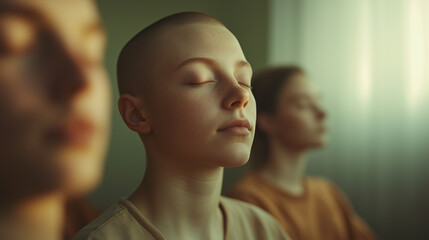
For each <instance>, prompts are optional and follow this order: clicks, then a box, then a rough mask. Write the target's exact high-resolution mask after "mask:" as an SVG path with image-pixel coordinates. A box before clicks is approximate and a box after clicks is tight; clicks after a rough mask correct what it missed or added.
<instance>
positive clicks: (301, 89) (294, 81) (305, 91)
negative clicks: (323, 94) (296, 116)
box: [282, 74, 317, 97]
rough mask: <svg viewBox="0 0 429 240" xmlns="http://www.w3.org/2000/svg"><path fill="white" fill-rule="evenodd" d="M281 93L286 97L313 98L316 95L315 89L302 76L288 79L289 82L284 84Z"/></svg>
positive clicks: (298, 75) (297, 75)
mask: <svg viewBox="0 0 429 240" xmlns="http://www.w3.org/2000/svg"><path fill="white" fill-rule="evenodd" d="M282 92H283V95H284V96H286V97H296V96H307V97H313V96H315V95H317V89H316V87H315V86H314V85H313V83H312V82H311V81H309V80H308V79H307V78H306V77H305V76H304V75H303V74H296V75H294V76H293V77H292V78H291V79H289V81H287V83H286V84H284V86H283V91H282Z"/></svg>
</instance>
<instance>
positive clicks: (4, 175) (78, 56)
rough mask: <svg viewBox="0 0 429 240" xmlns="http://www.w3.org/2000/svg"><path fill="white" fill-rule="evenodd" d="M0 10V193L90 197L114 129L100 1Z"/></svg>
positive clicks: (4, 0)
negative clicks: (110, 131) (49, 192)
mask: <svg viewBox="0 0 429 240" xmlns="http://www.w3.org/2000/svg"><path fill="white" fill-rule="evenodd" d="M0 9H1V10H0V109H1V111H0V133H1V134H0V156H1V158H0V195H6V194H7V195H10V196H11V197H22V196H21V195H26V194H36V193H40V192H43V191H56V190H60V191H63V192H65V193H66V194H68V195H80V194H83V193H86V192H88V191H89V190H91V189H92V188H93V187H94V186H95V185H96V184H97V183H98V181H99V179H100V177H101V172H102V165H103V159H104V156H105V151H106V147H107V143H108V138H109V137H108V136H109V125H110V122H109V117H110V87H109V82H108V78H107V75H106V72H105V68H104V66H103V53H104V45H105V34H104V31H103V29H102V27H101V25H100V20H99V16H98V14H97V11H96V6H95V2H93V1H89V0H73V1H66V0H55V1H54V0H38V1H26V0H0Z"/></svg>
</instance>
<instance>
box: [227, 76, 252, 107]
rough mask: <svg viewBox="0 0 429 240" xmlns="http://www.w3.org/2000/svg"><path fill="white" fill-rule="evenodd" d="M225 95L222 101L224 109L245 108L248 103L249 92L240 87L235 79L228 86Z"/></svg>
mask: <svg viewBox="0 0 429 240" xmlns="http://www.w3.org/2000/svg"><path fill="white" fill-rule="evenodd" d="M226 89H227V95H226V97H225V99H224V101H223V107H224V108H225V109H236V108H245V107H246V106H247V104H248V103H249V98H250V90H249V89H247V88H246V87H243V86H241V85H240V84H239V83H238V82H237V81H236V80H235V79H234V80H232V81H231V83H230V84H229V85H228V87H227V88H226Z"/></svg>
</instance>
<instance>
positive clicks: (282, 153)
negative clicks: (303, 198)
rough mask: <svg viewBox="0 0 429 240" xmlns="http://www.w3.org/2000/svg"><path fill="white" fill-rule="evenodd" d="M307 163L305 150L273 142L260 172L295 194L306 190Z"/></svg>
mask: <svg viewBox="0 0 429 240" xmlns="http://www.w3.org/2000/svg"><path fill="white" fill-rule="evenodd" d="M306 165H307V154H306V151H305V150H300V149H293V148H285V147H283V146H281V145H280V144H276V143H272V144H271V148H270V150H269V154H268V157H267V161H266V163H265V165H264V166H263V167H262V169H261V170H260V171H259V174H260V175H262V176H263V177H264V178H265V179H268V180H269V181H271V182H273V183H274V184H275V185H277V186H279V187H280V188H282V189H284V190H286V191H287V192H289V193H291V194H293V195H301V194H302V193H303V191H304V186H303V178H304V175H305V167H306Z"/></svg>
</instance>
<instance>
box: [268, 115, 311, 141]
mask: <svg viewBox="0 0 429 240" xmlns="http://www.w3.org/2000/svg"><path fill="white" fill-rule="evenodd" d="M276 125H277V128H278V129H279V130H278V132H279V133H280V134H281V135H282V138H283V139H291V140H294V139H296V140H298V139H302V138H306V137H307V136H308V135H309V134H311V132H312V129H313V122H312V117H311V116H310V114H309V113H306V112H299V111H297V110H289V111H285V112H283V113H282V114H281V115H280V116H279V118H278V120H277V121H276Z"/></svg>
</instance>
